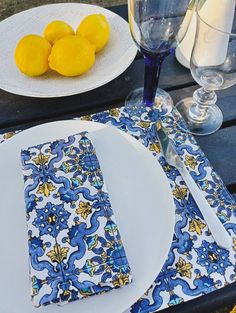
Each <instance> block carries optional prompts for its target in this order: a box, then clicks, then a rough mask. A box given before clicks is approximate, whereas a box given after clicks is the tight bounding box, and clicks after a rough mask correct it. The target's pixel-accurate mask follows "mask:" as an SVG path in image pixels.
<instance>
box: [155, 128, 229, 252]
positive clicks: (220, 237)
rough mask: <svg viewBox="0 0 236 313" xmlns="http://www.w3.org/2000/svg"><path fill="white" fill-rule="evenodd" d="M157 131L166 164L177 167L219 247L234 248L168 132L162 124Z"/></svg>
mask: <svg viewBox="0 0 236 313" xmlns="http://www.w3.org/2000/svg"><path fill="white" fill-rule="evenodd" d="M156 130H157V137H158V140H159V144H160V146H161V150H162V154H163V156H164V157H165V159H166V162H167V163H169V164H170V165H172V166H174V167H176V168H177V170H178V171H179V172H180V174H181V176H182V178H183V180H184V181H185V183H186V185H187V187H188V189H189V191H190V192H191V195H192V196H193V198H194V200H195V202H196V204H197V206H198V208H199V210H200V211H201V213H202V215H203V217H204V220H205V222H206V223H207V225H208V228H209V230H210V232H211V234H212V236H213V238H214V239H215V241H216V243H217V244H218V246H220V247H222V248H225V249H229V248H230V247H231V246H232V239H231V237H230V234H229V233H228V232H227V230H226V229H225V228H224V225H223V224H222V223H221V221H220V220H219V219H218V217H217V215H216V214H215V212H214V211H213V209H212V207H211V206H210V204H209V203H208V202H207V200H206V198H205V196H204V194H203V192H202V191H201V190H200V189H199V187H198V186H197V184H196V182H195V181H194V179H193V178H192V176H191V174H190V173H189V172H188V170H187V168H186V167H185V166H184V164H183V162H182V160H181V158H180V156H179V155H178V154H177V152H176V151H175V147H174V143H173V142H172V140H171V139H170V138H169V137H168V135H167V133H166V131H165V130H164V128H163V127H162V125H161V122H158V123H157V124H156Z"/></svg>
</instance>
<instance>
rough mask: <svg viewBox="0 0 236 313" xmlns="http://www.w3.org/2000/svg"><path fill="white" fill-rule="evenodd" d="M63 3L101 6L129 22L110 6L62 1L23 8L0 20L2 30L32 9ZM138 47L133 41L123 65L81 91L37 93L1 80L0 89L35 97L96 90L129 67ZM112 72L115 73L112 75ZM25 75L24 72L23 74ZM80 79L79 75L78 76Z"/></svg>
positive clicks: (69, 94) (121, 61)
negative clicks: (5, 25)
mask: <svg viewBox="0 0 236 313" xmlns="http://www.w3.org/2000/svg"><path fill="white" fill-rule="evenodd" d="M62 5H68V6H84V7H92V8H99V10H102V11H108V12H109V14H111V15H113V16H115V17H116V18H119V19H120V20H122V21H123V22H125V23H127V24H128V22H127V21H126V20H125V19H124V18H123V17H122V16H120V15H119V14H117V13H115V12H113V11H111V10H109V9H108V8H104V7H102V6H98V5H94V4H87V3H76V2H62V3H51V4H45V5H39V6H36V7H33V8H30V9H26V10H23V11H21V12H18V13H15V14H13V15H11V16H9V17H7V18H5V19H4V20H2V21H0V31H1V27H2V26H3V27H4V24H6V23H9V22H11V20H14V19H15V18H17V17H18V16H20V15H23V14H27V13H29V12H31V11H34V10H39V9H41V8H48V7H52V6H55V7H60V6H62ZM137 50H138V49H137V47H136V45H135V43H134V42H133V44H132V45H130V47H129V48H128V49H127V50H126V51H125V54H123V55H122V57H121V58H120V63H121V64H122V66H119V67H117V68H116V70H115V71H110V72H109V73H108V74H107V73H106V75H104V76H103V77H105V78H104V79H103V80H102V81H101V80H100V81H99V82H98V83H96V84H95V85H94V86H93V87H88V88H84V89H83V90H79V91H75V90H74V91H64V92H63V93H60V94H58V95H56V94H55V93H49V92H48V93H47V94H40V93H37V91H34V92H31V91H30V90H27V91H23V92H22V89H21V88H19V87H18V88H14V85H12V86H13V87H9V85H7V84H4V82H0V89H2V90H4V91H7V92H10V93H13V94H16V95H20V96H26V97H35V98H61V97H66V96H73V95H77V94H81V93H85V92H88V91H92V90H95V89H97V88H99V87H102V86H104V85H106V84H107V83H109V82H111V81H112V80H114V79H115V78H117V77H118V76H120V75H121V74H122V73H123V72H124V71H125V70H126V69H127V68H128V67H129V65H130V64H131V63H132V62H133V61H134V59H135V57H136V54H137ZM111 73H113V74H112V75H111ZM22 75H24V74H22ZM77 78H78V79H79V76H78V77H77Z"/></svg>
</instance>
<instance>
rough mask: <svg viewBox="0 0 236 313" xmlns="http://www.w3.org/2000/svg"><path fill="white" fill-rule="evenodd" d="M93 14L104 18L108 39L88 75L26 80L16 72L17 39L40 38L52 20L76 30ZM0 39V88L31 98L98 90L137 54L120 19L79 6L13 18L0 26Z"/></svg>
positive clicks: (49, 8)
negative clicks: (108, 28) (26, 36)
mask: <svg viewBox="0 0 236 313" xmlns="http://www.w3.org/2000/svg"><path fill="white" fill-rule="evenodd" d="M93 13H102V14H104V15H105V16H106V17H107V19H108V22H109V24H110V27H111V35H110V39H109V41H108V44H107V46H106V47H105V48H104V50H102V51H101V52H100V53H98V54H97V55H96V61H95V65H94V66H93V67H92V69H91V70H90V71H89V72H87V73H86V74H84V75H81V76H78V77H63V76H60V75H59V74H57V73H55V72H52V71H51V72H48V73H46V74H44V75H42V76H39V77H35V78H30V77H27V76H25V75H24V74H22V73H21V72H20V71H19V70H18V68H17V67H16V65H15V62H14V50H15V47H16V45H17V42H18V41H19V40H20V38H22V37H23V36H25V35H28V34H32V33H33V34H40V35H42V34H43V30H44V28H45V26H46V25H47V24H48V23H49V22H51V21H53V20H63V21H65V22H67V23H69V24H70V25H71V26H72V27H73V28H74V29H76V28H77V26H78V25H79V24H80V22H81V20H82V19H83V18H84V17H85V16H86V15H89V14H93ZM0 38H1V45H0V56H1V57H0V88H1V89H4V90H6V91H9V92H12V93H15V94H19V95H25V96H32V97H60V96H68V95H73V94H78V93H82V92H85V91H89V90H92V89H94V88H97V87H99V86H102V85H104V84H106V83H108V82H109V81H111V80H112V79H114V78H116V77H117V76H119V75H120V74H121V73H123V72H124V70H125V69H126V68H127V67H128V66H129V65H130V63H131V62H132V61H133V59H134V57H135V55H136V51H137V49H136V48H135V46H134V43H133V41H132V38H131V35H130V32H129V27H128V23H127V22H126V21H125V20H124V19H122V18H121V17H120V16H118V15H117V14H115V13H113V12H111V11H109V10H107V9H104V8H101V7H98V6H95V5H88V4H82V3H61V4H50V5H44V6H40V7H36V8H33V9H30V10H27V11H23V12H21V13H18V14H15V15H13V16H11V17H9V18H7V19H6V20H4V21H2V22H1V23H0Z"/></svg>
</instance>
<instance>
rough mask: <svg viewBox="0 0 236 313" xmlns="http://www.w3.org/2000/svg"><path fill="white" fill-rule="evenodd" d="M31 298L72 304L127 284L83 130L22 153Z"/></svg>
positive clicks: (124, 263) (99, 177) (124, 264)
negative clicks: (80, 132)
mask: <svg viewBox="0 0 236 313" xmlns="http://www.w3.org/2000/svg"><path fill="white" fill-rule="evenodd" d="M21 156H22V164H23V173H24V182H25V202H26V212H27V214H26V215H27V226H28V238H29V241H28V246H29V256H30V258H29V259H30V275H31V280H32V293H31V295H32V299H33V302H34V305H35V306H37V307H38V306H41V305H48V304H50V303H61V302H63V303H64V302H71V301H74V300H77V299H81V298H84V297H87V296H90V295H95V294H98V293H103V292H106V291H109V290H111V289H112V288H118V287H121V286H124V285H127V284H128V283H130V282H131V272H130V267H129V264H128V261H127V258H126V255H125V251H124V247H123V244H122V241H121V238H120V234H119V231H118V228H117V225H116V222H115V219H114V214H113V211H112V208H111V204H110V201H109V197H108V194H107V190H106V186H105V184H104V180H103V176H102V173H101V169H100V165H99V162H98V159H97V156H96V153H95V150H94V147H93V145H92V142H91V140H90V139H89V138H88V137H87V135H86V134H85V133H83V134H78V135H73V136H70V137H69V138H67V139H65V140H64V139H63V140H57V141H54V142H51V143H45V144H42V145H38V146H35V147H31V148H29V149H27V150H24V151H22V153H21Z"/></svg>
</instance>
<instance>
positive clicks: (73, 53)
mask: <svg viewBox="0 0 236 313" xmlns="http://www.w3.org/2000/svg"><path fill="white" fill-rule="evenodd" d="M94 61H95V47H94V45H92V44H91V43H90V42H89V41H88V40H87V39H86V38H83V37H81V36H75V35H72V36H67V37H64V38H62V39H60V40H58V41H56V43H55V44H54V46H53V47H52V52H51V54H50V56H49V66H50V68H51V69H53V70H55V71H56V72H58V73H59V74H61V75H64V76H77V75H81V74H83V73H85V72H87V71H88V70H89V69H90V68H91V67H92V66H93V64H94Z"/></svg>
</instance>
